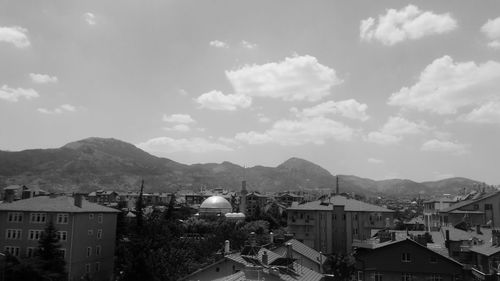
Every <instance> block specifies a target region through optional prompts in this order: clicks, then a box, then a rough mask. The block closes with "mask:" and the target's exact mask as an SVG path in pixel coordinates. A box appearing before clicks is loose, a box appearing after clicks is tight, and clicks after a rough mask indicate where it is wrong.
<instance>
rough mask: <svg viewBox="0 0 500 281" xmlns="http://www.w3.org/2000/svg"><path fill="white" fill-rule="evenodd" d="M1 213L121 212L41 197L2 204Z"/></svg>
mask: <svg viewBox="0 0 500 281" xmlns="http://www.w3.org/2000/svg"><path fill="white" fill-rule="evenodd" d="M0 211H27V212H66V213H88V212H100V213H119V212H120V211H118V210H116V209H113V208H108V207H104V206H101V205H99V204H95V203H91V202H88V201H87V200H85V199H82V207H81V208H80V207H77V206H75V200H74V198H73V197H69V196H58V197H53V198H51V197H49V196H39V197H33V198H28V199H23V200H18V201H14V202H12V203H5V202H4V203H2V204H0Z"/></svg>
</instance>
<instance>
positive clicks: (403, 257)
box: [401, 253, 411, 262]
mask: <svg viewBox="0 0 500 281" xmlns="http://www.w3.org/2000/svg"><path fill="white" fill-rule="evenodd" d="M401 261H402V262H411V255H410V253H403V254H402V255H401Z"/></svg>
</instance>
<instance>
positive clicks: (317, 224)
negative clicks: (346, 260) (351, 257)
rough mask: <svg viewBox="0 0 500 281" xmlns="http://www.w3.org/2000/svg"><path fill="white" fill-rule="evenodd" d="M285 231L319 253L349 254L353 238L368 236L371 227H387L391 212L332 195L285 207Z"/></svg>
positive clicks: (391, 220)
mask: <svg viewBox="0 0 500 281" xmlns="http://www.w3.org/2000/svg"><path fill="white" fill-rule="evenodd" d="M287 214H288V231H289V232H290V233H293V234H294V238H295V239H297V240H298V241H300V242H302V243H304V244H305V245H307V246H309V247H311V248H313V249H315V250H317V251H321V252H323V253H349V252H351V250H352V242H353V240H355V239H357V240H364V239H367V238H369V237H370V235H371V230H372V229H382V228H385V227H391V226H392V224H393V220H394V211H392V210H389V209H386V208H383V207H380V206H376V205H371V204H368V203H365V202H362V201H358V200H354V199H348V198H346V197H344V196H340V195H336V196H332V197H330V198H325V199H323V200H318V201H313V202H308V203H305V204H300V205H299V204H293V205H292V206H291V207H290V208H288V209H287Z"/></svg>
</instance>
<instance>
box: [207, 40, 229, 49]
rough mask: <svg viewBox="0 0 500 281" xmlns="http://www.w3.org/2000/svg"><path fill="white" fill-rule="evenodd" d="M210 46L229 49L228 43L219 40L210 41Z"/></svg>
mask: <svg viewBox="0 0 500 281" xmlns="http://www.w3.org/2000/svg"><path fill="white" fill-rule="evenodd" d="M208 44H209V45H210V46H212V47H215V48H229V45H228V44H227V43H226V42H223V41H219V40H213V41H210V42H209V43H208Z"/></svg>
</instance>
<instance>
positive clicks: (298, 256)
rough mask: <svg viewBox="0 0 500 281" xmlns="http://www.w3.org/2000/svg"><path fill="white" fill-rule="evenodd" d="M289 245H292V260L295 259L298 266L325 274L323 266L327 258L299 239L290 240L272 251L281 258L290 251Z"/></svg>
mask: <svg viewBox="0 0 500 281" xmlns="http://www.w3.org/2000/svg"><path fill="white" fill-rule="evenodd" d="M288 244H290V245H291V248H290V249H291V250H292V258H294V259H295V261H296V262H297V263H298V264H300V265H302V266H304V267H307V268H309V269H310V270H314V271H316V272H319V273H323V266H324V264H325V263H326V259H327V257H326V256H325V255H323V254H321V253H320V252H318V251H316V250H314V249H313V248H311V247H308V246H306V245H305V244H304V243H302V242H300V241H298V240H297V239H290V240H288V241H286V243H285V244H281V245H279V246H278V247H276V248H273V249H271V250H272V251H273V252H274V253H276V254H278V255H280V256H285V255H286V253H287V251H288V250H289V248H288V247H287V245H288Z"/></svg>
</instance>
